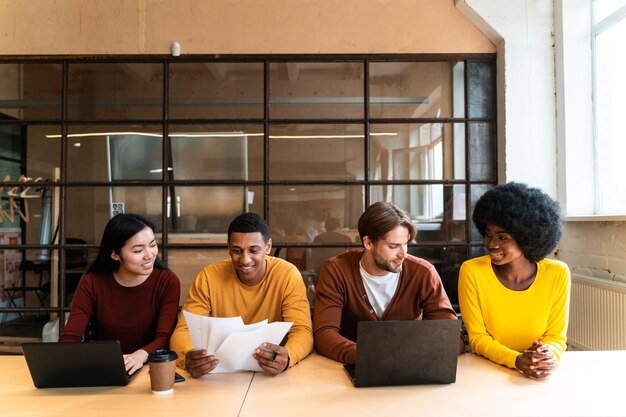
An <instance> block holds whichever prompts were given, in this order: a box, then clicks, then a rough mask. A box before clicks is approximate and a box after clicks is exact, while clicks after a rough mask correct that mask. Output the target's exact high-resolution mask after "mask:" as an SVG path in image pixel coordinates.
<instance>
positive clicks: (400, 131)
mask: <svg viewBox="0 0 626 417" xmlns="http://www.w3.org/2000/svg"><path fill="white" fill-rule="evenodd" d="M464 177H465V125H464V124H462V123H456V124H451V123H424V124H374V125H371V128H370V178H371V179H373V180H394V179H395V180H409V179H413V180H429V179H430V180H441V179H459V178H461V179H462V178H464Z"/></svg>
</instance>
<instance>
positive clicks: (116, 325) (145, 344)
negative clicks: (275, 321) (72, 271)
mask: <svg viewBox="0 0 626 417" xmlns="http://www.w3.org/2000/svg"><path fill="white" fill-rule="evenodd" d="M179 298H180V282H179V280H178V277H177V276H176V275H174V273H172V272H170V271H167V270H164V269H158V268H154V270H153V271H152V273H151V274H150V276H149V277H148V279H146V280H145V281H144V282H143V283H141V284H140V285H138V286H136V287H124V286H122V285H120V284H118V283H117V281H115V278H114V277H113V274H112V273H110V272H94V273H90V274H87V275H85V276H84V277H83V278H82V280H81V281H80V284H79V285H78V289H77V290H76V294H75V295H74V300H73V302H72V311H71V312H70V317H69V320H68V322H67V325H66V326H65V329H64V330H63V334H62V335H61V338H60V341H62V342H80V341H81V340H83V336H84V334H85V329H86V327H87V323H88V322H89V319H90V318H91V317H92V315H93V317H94V320H93V322H94V324H95V339H96V340H119V341H120V343H121V345H122V352H123V353H125V354H126V353H133V352H135V351H136V350H137V349H143V350H145V351H146V352H148V353H151V352H154V351H155V350H157V349H160V348H167V346H168V344H169V340H170V336H171V335H172V332H173V331H174V327H175V326H176V321H177V315H178V303H179Z"/></svg>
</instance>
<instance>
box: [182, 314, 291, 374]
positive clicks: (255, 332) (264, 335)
mask: <svg viewBox="0 0 626 417" xmlns="http://www.w3.org/2000/svg"><path fill="white" fill-rule="evenodd" d="M183 314H184V315H185V320H186V321H187V327H188V328H189V333H190V335H191V341H192V343H193V346H194V349H205V350H206V351H207V352H208V354H209V355H215V357H216V358H217V359H219V361H220V363H219V365H217V367H216V368H215V369H214V371H213V372H235V371H240V370H249V371H263V369H261V367H260V366H259V364H258V363H257V361H256V360H255V359H254V358H252V354H253V353H254V351H255V349H256V348H257V347H259V346H261V345H262V344H263V343H273V344H279V343H280V342H281V340H283V338H284V337H285V335H286V334H287V332H288V331H289V329H290V328H291V325H292V324H293V323H291V322H274V323H270V324H267V320H263V321H261V322H258V323H254V324H249V325H246V324H244V323H243V320H242V319H241V317H230V318H221V317H205V316H200V315H197V314H193V313H190V312H188V311H184V310H183Z"/></svg>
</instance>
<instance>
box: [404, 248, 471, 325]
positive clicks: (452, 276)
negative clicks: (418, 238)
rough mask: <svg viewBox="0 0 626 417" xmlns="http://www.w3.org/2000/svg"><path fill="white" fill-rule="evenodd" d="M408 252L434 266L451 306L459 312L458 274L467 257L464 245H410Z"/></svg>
mask: <svg viewBox="0 0 626 417" xmlns="http://www.w3.org/2000/svg"><path fill="white" fill-rule="evenodd" d="M409 253H410V254H411V255H415V256H417V257H419V258H422V259H426V260H427V261H428V262H430V263H431V264H433V265H434V266H435V269H437V272H438V273H439V276H440V277H441V282H442V283H443V287H444V289H445V290H446V294H447V295H448V298H449V299H450V303H452V307H453V308H454V309H455V311H456V312H457V313H460V310H459V306H458V303H459V296H458V276H459V269H460V268H461V264H462V263H463V261H465V260H466V259H467V249H466V248H465V247H451V246H421V245H420V246H410V247H409Z"/></svg>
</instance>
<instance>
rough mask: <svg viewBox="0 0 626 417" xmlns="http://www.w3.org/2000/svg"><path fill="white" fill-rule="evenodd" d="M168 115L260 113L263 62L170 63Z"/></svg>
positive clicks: (204, 116)
mask: <svg viewBox="0 0 626 417" xmlns="http://www.w3.org/2000/svg"><path fill="white" fill-rule="evenodd" d="M169 80H170V85H169V88H170V118H177V119H211V118H213V119H215V118H217V119H231V118H238V119H246V118H261V117H263V63H236V62H219V63H218V62H202V63H172V64H171V65H170V75H169Z"/></svg>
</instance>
